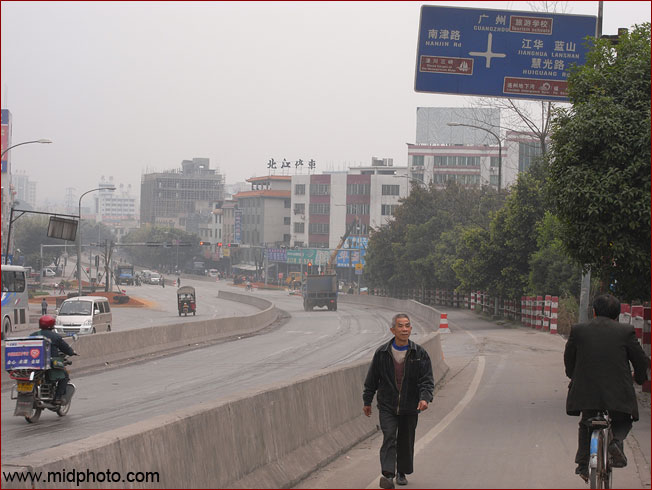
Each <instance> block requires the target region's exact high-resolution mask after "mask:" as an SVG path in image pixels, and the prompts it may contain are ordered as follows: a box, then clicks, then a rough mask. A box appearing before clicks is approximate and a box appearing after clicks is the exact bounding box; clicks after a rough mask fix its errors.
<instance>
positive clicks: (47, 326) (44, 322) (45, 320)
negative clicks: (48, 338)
mask: <svg viewBox="0 0 652 490" xmlns="http://www.w3.org/2000/svg"><path fill="white" fill-rule="evenodd" d="M54 322H55V320H54V317H53V316H50V315H43V316H42V317H41V318H39V320H38V326H39V327H40V328H41V329H42V330H52V329H53V328H54Z"/></svg>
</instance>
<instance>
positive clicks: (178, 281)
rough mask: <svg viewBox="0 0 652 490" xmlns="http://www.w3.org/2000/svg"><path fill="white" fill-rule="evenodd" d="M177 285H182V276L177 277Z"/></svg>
mask: <svg viewBox="0 0 652 490" xmlns="http://www.w3.org/2000/svg"><path fill="white" fill-rule="evenodd" d="M177 287H178V288H180V287H181V278H180V277H177Z"/></svg>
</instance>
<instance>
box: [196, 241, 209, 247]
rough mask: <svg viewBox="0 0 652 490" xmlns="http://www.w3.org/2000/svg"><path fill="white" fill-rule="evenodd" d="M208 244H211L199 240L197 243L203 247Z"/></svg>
mask: <svg viewBox="0 0 652 490" xmlns="http://www.w3.org/2000/svg"><path fill="white" fill-rule="evenodd" d="M210 244H211V242H199V245H201V246H202V247H204V246H206V245H210Z"/></svg>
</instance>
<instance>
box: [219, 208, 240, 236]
mask: <svg viewBox="0 0 652 490" xmlns="http://www.w3.org/2000/svg"><path fill="white" fill-rule="evenodd" d="M237 211H238V203H237V201H234V200H230V201H224V204H223V205H222V243H223V244H227V243H240V236H239V233H238V234H236V229H235V228H236V226H235V225H236V213H237Z"/></svg>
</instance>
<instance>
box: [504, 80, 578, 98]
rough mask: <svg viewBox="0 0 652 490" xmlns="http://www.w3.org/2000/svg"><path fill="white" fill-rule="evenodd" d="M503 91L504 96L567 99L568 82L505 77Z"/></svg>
mask: <svg viewBox="0 0 652 490" xmlns="http://www.w3.org/2000/svg"><path fill="white" fill-rule="evenodd" d="M503 91H504V92H505V93H506V94H519V95H541V96H548V97H561V98H568V82H562V81H557V80H542V79H538V78H517V77H505V81H504V83H503Z"/></svg>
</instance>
